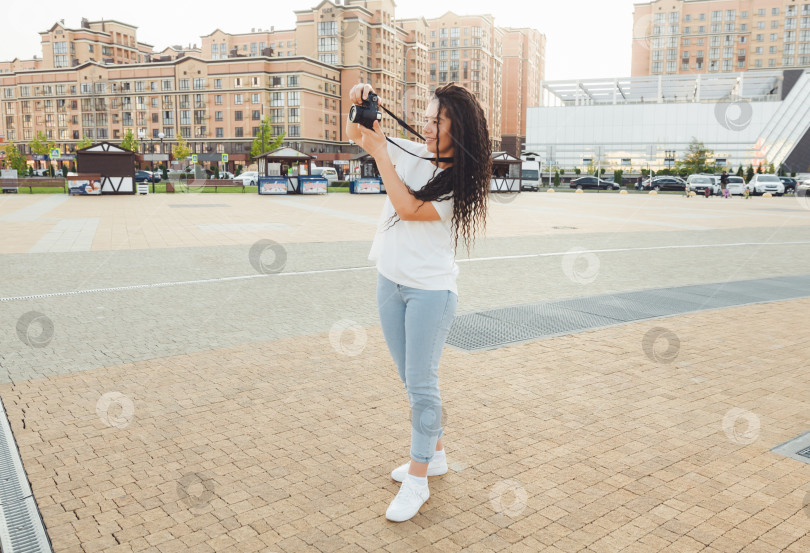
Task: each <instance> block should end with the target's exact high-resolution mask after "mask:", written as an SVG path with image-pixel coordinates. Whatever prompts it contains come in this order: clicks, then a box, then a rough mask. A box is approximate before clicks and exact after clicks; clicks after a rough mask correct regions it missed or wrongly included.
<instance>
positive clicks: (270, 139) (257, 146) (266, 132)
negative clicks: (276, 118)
mask: <svg viewBox="0 0 810 553" xmlns="http://www.w3.org/2000/svg"><path fill="white" fill-rule="evenodd" d="M271 121H272V120H271V119H270V116H265V118H264V119H262V122H261V124H260V125H259V132H258V133H256V137H255V138H254V139H253V144H252V145H251V146H250V157H257V156H260V155H262V154H263V153H265V152H270V151H272V150H275V149H276V148H278V147H279V146H281V143H282V142H284V133H281V134H280V135H278V136H276V137H274V136H273V133H272V129H271V127H270V122H271Z"/></svg>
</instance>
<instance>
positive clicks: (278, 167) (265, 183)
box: [256, 147, 328, 195]
mask: <svg viewBox="0 0 810 553" xmlns="http://www.w3.org/2000/svg"><path fill="white" fill-rule="evenodd" d="M313 159H315V158H314V157H312V156H310V155H307V154H305V153H303V152H299V151H298V150H294V149H292V148H287V147H281V148H276V149H275V150H273V151H270V152H265V153H263V154H261V155H258V156H256V160H257V161H258V165H259V183H258V184H259V186H258V192H259V194H260V195H274V194H326V193H327V184H328V181H327V180H326V179H325V178H323V177H314V176H312V160H313Z"/></svg>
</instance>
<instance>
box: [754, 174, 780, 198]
mask: <svg viewBox="0 0 810 553" xmlns="http://www.w3.org/2000/svg"><path fill="white" fill-rule="evenodd" d="M748 186H749V189H750V190H751V191H753V192H754V194H765V193H766V192H770V193H771V194H773V195H775V196H781V195H782V194H784V193H785V185H784V184H783V183H782V180H781V179H780V178H779V177H777V176H776V175H761V174H759V173H757V174H756V175H754V178H752V179H751V180H750V181H748Z"/></svg>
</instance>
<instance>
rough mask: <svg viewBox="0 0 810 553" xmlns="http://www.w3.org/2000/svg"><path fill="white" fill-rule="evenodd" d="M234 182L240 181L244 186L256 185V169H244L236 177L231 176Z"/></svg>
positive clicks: (257, 174) (257, 175)
mask: <svg viewBox="0 0 810 553" xmlns="http://www.w3.org/2000/svg"><path fill="white" fill-rule="evenodd" d="M233 180H234V181H236V182H241V183H242V184H243V185H244V186H256V185H257V184H258V183H259V172H258V171H245V172H244V173H241V174H240V175H239V176H237V177H233Z"/></svg>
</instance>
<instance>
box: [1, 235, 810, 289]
mask: <svg viewBox="0 0 810 553" xmlns="http://www.w3.org/2000/svg"><path fill="white" fill-rule="evenodd" d="M808 244H810V241H799V242H736V243H730V244H681V245H671V246H649V247H643V248H608V249H603V250H573V251H571V250H569V251H564V252H546V253H529V254H520V255H500V256H496V257H474V258H471V259H457V260H456V262H457V263H471V262H479V261H502V260H507V259H530V258H533V257H555V256H566V255H572V254H574V255H582V254H585V253H617V252H637V251H652V250H673V249H697V248H737V247H744V246H801V245H808ZM371 269H376V267H375V266H374V265H368V266H365V267H344V268H340V269H318V270H314V271H297V272H290V273H270V274H264V273H262V274H255V275H239V276H232V277H220V278H208V279H198V280H182V281H177V282H156V283H153V284H135V285H132V286H117V287H113V288H93V289H90V290H74V291H71V292H53V293H46V294H32V295H28V296H14V297H8V298H0V302H6V301H20V300H33V299H40V298H53V297H58V296H75V295H78V294H95V293H99V292H122V291H125V290H138V289H142V288H165V287H168V286H185V285H188V284H211V283H214V282H228V281H236V280H247V279H251V278H264V277H273V276H275V277H290V276H302V275H321V274H328V273H343V272H347V273H348V272H352V271H367V270H371Z"/></svg>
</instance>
